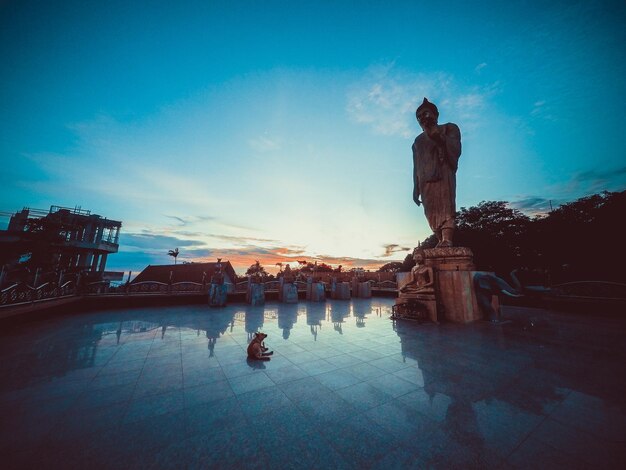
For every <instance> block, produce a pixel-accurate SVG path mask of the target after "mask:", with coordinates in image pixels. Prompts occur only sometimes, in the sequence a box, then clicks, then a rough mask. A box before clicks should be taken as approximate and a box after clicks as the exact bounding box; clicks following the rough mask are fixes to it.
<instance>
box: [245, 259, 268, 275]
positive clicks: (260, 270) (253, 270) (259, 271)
mask: <svg viewBox="0 0 626 470" xmlns="http://www.w3.org/2000/svg"><path fill="white" fill-rule="evenodd" d="M255 274H256V275H259V276H262V277H267V271H265V268H264V267H263V266H262V265H261V263H260V262H259V260H256V262H255V263H254V264H252V265H251V266H250V267H249V268H248V270H247V271H246V275H247V276H254V275H255Z"/></svg>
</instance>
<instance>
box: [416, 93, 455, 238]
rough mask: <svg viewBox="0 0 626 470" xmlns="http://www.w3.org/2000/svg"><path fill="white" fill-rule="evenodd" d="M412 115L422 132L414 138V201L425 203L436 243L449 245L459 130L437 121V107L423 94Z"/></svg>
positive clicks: (452, 221)
mask: <svg viewBox="0 0 626 470" xmlns="http://www.w3.org/2000/svg"><path fill="white" fill-rule="evenodd" d="M415 117H416V118H417V122H418V123H419V125H420V126H421V128H422V129H423V131H424V132H422V133H421V134H420V135H418V136H417V137H416V138H415V142H413V201H415V204H417V205H418V206H419V205H421V204H422V203H423V204H424V214H425V215H426V219H427V220H428V224H429V225H430V228H431V230H432V231H433V232H434V233H435V235H436V236H437V239H438V240H439V243H438V244H437V247H450V246H452V237H453V235H454V217H455V213H456V201H455V200H456V170H457V168H458V161H459V157H460V156H461V131H460V130H459V128H458V126H457V125H456V124H452V123H447V124H441V125H439V124H437V120H438V118H439V110H438V109H437V106H435V105H434V104H433V103H431V102H429V101H428V100H427V99H426V98H424V101H423V103H422V104H421V105H420V106H419V107H418V108H417V111H416V112H415ZM420 196H421V199H420Z"/></svg>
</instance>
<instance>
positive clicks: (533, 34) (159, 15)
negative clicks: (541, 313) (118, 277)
mask: <svg viewBox="0 0 626 470" xmlns="http://www.w3.org/2000/svg"><path fill="white" fill-rule="evenodd" d="M625 20H626V6H625V4H624V2H623V1H615V2H602V1H600V2H591V1H587V2H575V1H565V2H559V1H549V2H542V1H524V2H521V1H511V2H505V3H503V2H479V3H474V2H467V1H466V2H455V1H449V2H420V1H413V2H393V1H388V2H367V1H362V2H340V1H338V2H323V1H319V2H294V1H291V2H273V1H264V2H236V1H228V2H214V1H211V2H208V1H205V2H154V1H153V2H133V1H125V2H115V1H108V2H89V1H77V2H72V1H65V2H64V1H60V2H31V1H28V0H22V1H8V2H7V1H5V2H2V3H1V4H0V56H1V57H2V58H3V59H2V61H0V80H1V82H0V83H1V85H2V86H1V87H0V124H1V125H0V155H1V157H2V162H3V170H2V172H1V173H0V202H1V204H0V210H2V211H9V212H14V211H16V210H19V209H21V208H22V207H24V206H27V207H34V208H48V207H49V206H50V205H62V206H68V207H74V206H82V207H83V208H84V209H91V210H92V212H94V213H98V214H101V215H103V216H106V217H108V218H111V219H116V220H122V221H123V231H122V235H121V239H120V244H121V246H120V253H118V254H117V255H114V256H111V257H110V258H109V263H108V265H107V267H108V269H111V270H122V269H124V270H133V271H135V272H138V271H139V270H141V269H142V268H143V267H144V266H145V265H147V264H165V263H169V262H171V258H170V257H168V256H167V250H169V249H173V248H175V247H179V249H180V251H181V255H180V257H179V260H181V259H182V260H186V261H200V260H209V259H211V260H212V259H214V258H215V257H218V256H219V257H223V258H227V259H230V260H231V261H232V262H233V264H234V265H235V267H237V268H239V270H241V269H242V268H243V269H245V268H246V267H247V266H249V265H250V264H251V263H252V262H254V260H255V259H259V260H261V262H262V263H264V264H265V265H267V266H268V267H269V266H273V265H274V263H276V262H278V261H289V260H292V261H293V262H294V263H295V260H296V259H309V260H310V259H320V260H324V261H326V262H330V263H332V264H343V265H344V266H347V267H351V266H357V265H361V266H374V265H375V264H381V263H384V262H387V261H390V260H400V259H403V258H404V256H405V255H406V253H407V252H408V251H407V250H408V249H410V248H412V247H414V246H415V245H416V244H417V241H418V240H422V239H424V238H425V237H426V236H428V235H429V229H428V225H427V223H426V220H425V218H424V216H423V211H422V209H421V208H418V207H417V206H415V205H414V204H413V202H412V198H411V193H412V175H411V171H412V160H411V144H412V142H413V139H414V138H415V136H416V135H417V134H418V133H419V132H420V129H419V127H418V125H417V122H416V121H415V117H414V112H415V108H416V106H417V105H418V104H419V103H420V102H421V100H422V98H423V97H424V96H427V97H428V98H429V99H430V100H431V101H434V102H435V103H436V104H437V105H438V106H439V109H440V121H441V122H455V123H457V124H458V125H459V127H460V128H461V132H462V142H463V153H462V155H461V160H460V163H459V171H458V174H457V186H458V188H457V205H458V206H459V207H461V206H469V205H474V204H477V203H479V202H480V201H482V200H506V201H509V202H510V203H511V204H512V205H513V206H515V207H518V208H520V209H522V210H524V211H527V212H528V213H536V212H541V211H545V210H546V209H547V208H548V205H549V201H552V203H553V205H558V204H559V203H561V202H566V201H569V200H572V199H575V198H577V197H581V196H585V195H588V194H591V193H594V192H598V191H601V190H613V191H615V190H623V189H625V188H626V138H625V137H624V133H623V132H622V124H621V123H622V122H623V121H624V118H626V98H625V97H626V93H625V92H626V82H625V80H624V77H626V65H625V64H626V53H625V52H626V51H625V44H626V33H625V29H626V28H624V27H623V25H624V24H625ZM1 223H6V220H0V224H1Z"/></svg>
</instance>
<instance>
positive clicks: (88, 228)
mask: <svg viewBox="0 0 626 470" xmlns="http://www.w3.org/2000/svg"><path fill="white" fill-rule="evenodd" d="M121 226H122V222H120V221H117V220H109V219H107V218H105V217H101V216H99V215H97V214H92V213H91V211H88V210H82V209H81V208H79V207H76V208H74V209H70V208H66V207H59V206H51V207H50V210H49V211H46V210H40V209H31V208H24V209H22V210H21V211H19V212H16V213H14V214H12V215H11V218H10V221H9V225H8V228H7V230H0V253H1V255H0V263H1V264H2V265H3V266H4V271H5V276H7V275H9V276H10V274H11V272H12V271H16V270H17V271H19V270H20V266H28V270H29V272H32V271H33V270H36V271H37V272H40V273H42V274H50V273H56V274H57V275H58V273H60V272H65V273H79V272H80V273H83V274H86V275H87V277H89V278H90V279H103V278H109V279H111V278H115V277H116V274H118V273H106V274H108V276H107V275H105V269H106V262H107V257H108V255H109V254H111V253H117V251H118V247H119V244H118V241H119V234H120V228H121Z"/></svg>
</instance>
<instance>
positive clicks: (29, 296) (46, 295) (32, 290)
mask: <svg viewBox="0 0 626 470" xmlns="http://www.w3.org/2000/svg"><path fill="white" fill-rule="evenodd" d="M75 293H76V285H75V284H74V282H73V281H67V282H65V283H63V284H61V285H58V284H57V283H55V282H45V283H44V284H41V285H40V286H37V287H32V286H29V285H28V284H25V283H22V282H19V283H16V284H13V285H10V286H8V287H6V288H4V289H2V290H1V291H0V306H4V305H18V304H22V303H28V302H35V301H40V300H47V299H54V298H58V297H67V296H70V295H74V294H75Z"/></svg>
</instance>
